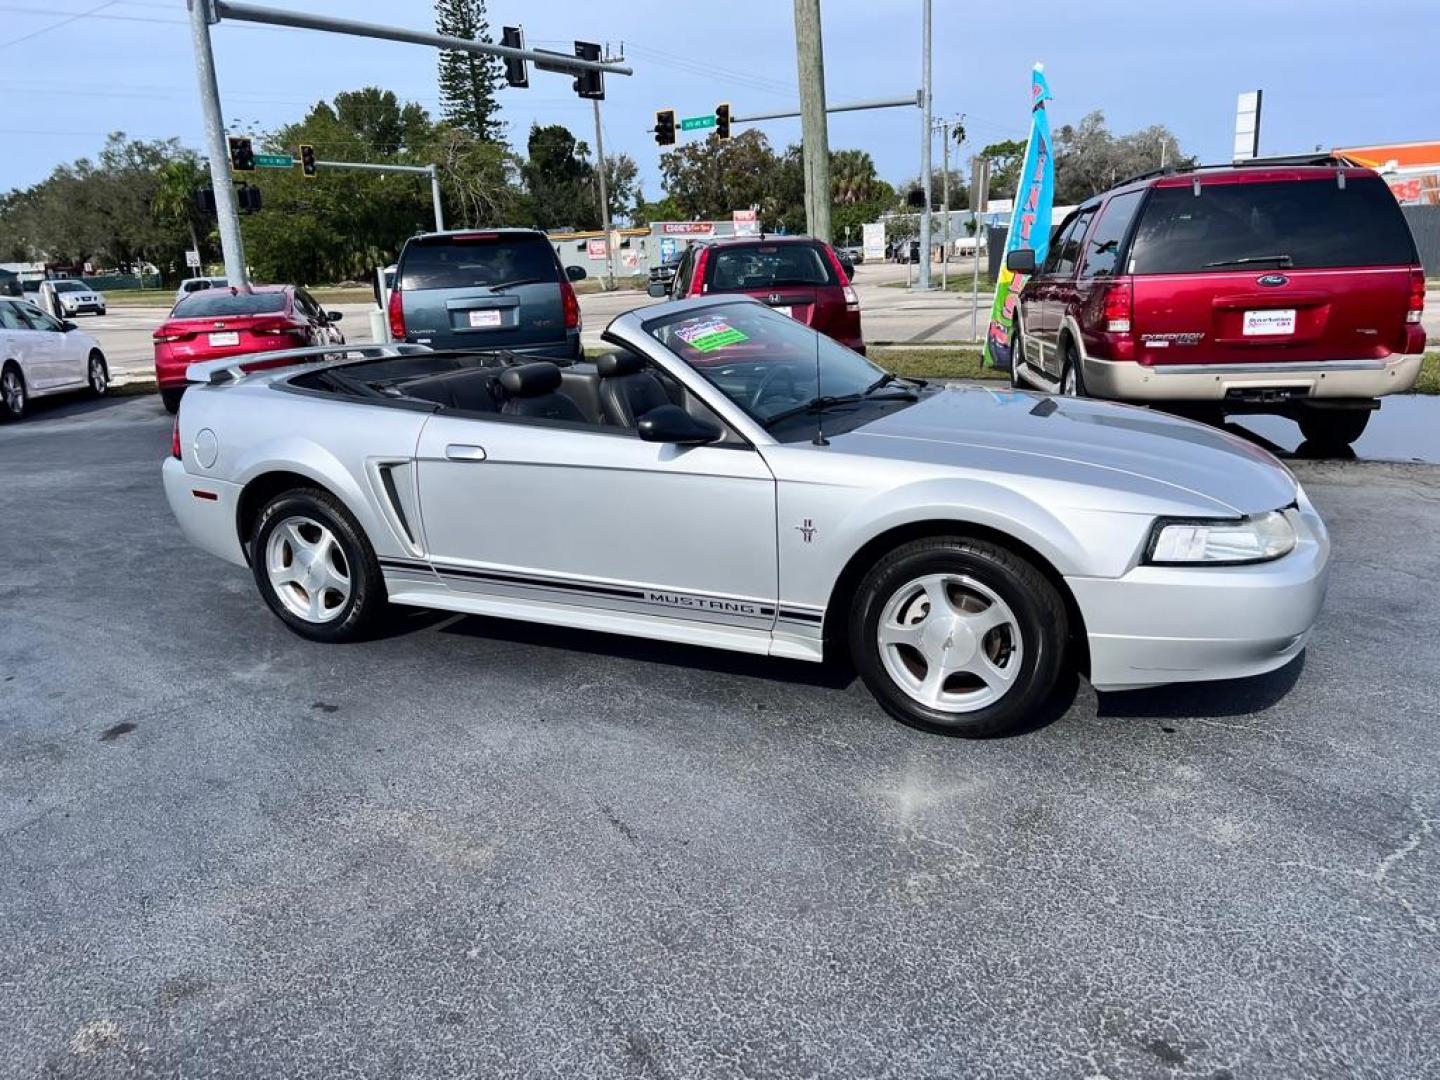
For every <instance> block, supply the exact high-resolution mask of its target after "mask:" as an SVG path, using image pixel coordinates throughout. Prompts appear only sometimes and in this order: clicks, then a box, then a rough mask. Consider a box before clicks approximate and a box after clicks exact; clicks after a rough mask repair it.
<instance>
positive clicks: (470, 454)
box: [445, 442, 485, 461]
mask: <svg viewBox="0 0 1440 1080" xmlns="http://www.w3.org/2000/svg"><path fill="white" fill-rule="evenodd" d="M445 456H446V457H447V458H449V459H450V460H451V461H484V460H485V448H484V447H483V446H472V445H471V444H469V443H453V442H452V443H450V444H448V445H447V446H446V447H445Z"/></svg>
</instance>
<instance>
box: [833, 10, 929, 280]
mask: <svg viewBox="0 0 1440 1080" xmlns="http://www.w3.org/2000/svg"><path fill="white" fill-rule="evenodd" d="M816 2H817V5H818V2H819V0H816ZM923 3H924V8H925V13H924V23H925V28H924V31H923V34H922V44H921V48H920V56H921V64H922V65H923V67H924V82H923V84H922V85H923V93H924V95H925V103H924V106H923V116H922V117H921V121H920V130H921V132H922V134H923V135H924V141H923V142H922V143H921V144H920V186H921V189H922V190H923V191H924V192H925V209H924V210H922V211H921V212H920V276H919V278H918V280H917V281H916V283H915V284H916V288H919V289H922V290H927V289H929V288H930V188H931V182H930V139H931V132H930V128H931V119H930V109H931V101H930V4H931V0H923ZM817 17H818V16H817Z"/></svg>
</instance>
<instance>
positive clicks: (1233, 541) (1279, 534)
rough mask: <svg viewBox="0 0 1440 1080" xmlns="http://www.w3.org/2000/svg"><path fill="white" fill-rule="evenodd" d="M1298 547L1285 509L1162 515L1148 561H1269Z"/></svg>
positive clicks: (1162, 563) (1182, 563)
mask: <svg viewBox="0 0 1440 1080" xmlns="http://www.w3.org/2000/svg"><path fill="white" fill-rule="evenodd" d="M1294 547H1295V527H1294V526H1293V525H1291V524H1290V519H1289V518H1287V517H1286V516H1285V513H1284V511H1281V510H1271V511H1269V512H1268V513H1264V514H1255V515H1253V516H1251V517H1247V518H1240V519H1239V520H1228V521H1226V520H1210V521H1180V520H1176V519H1175V518H1160V519H1159V520H1158V521H1156V522H1155V527H1154V529H1153V530H1151V533H1150V544H1149V546H1148V547H1147V548H1146V550H1145V561H1146V562H1148V563H1151V564H1152V565H1156V566H1193V565H1195V564H1197V563H1198V564H1203V565H1209V566H1217V565H1227V564H1228V565H1232V566H1233V565H1235V564H1237V563H1255V562H1268V561H1269V560H1271V559H1278V558H1280V556H1282V555H1286V554H1288V553H1289V552H1290V551H1292V550H1293V549H1294Z"/></svg>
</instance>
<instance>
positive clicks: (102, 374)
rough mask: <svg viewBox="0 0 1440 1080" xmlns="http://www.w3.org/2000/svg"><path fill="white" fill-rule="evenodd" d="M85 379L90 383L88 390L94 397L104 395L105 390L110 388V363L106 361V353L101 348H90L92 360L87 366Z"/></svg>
mask: <svg viewBox="0 0 1440 1080" xmlns="http://www.w3.org/2000/svg"><path fill="white" fill-rule="evenodd" d="M97 368H98V371H97ZM85 381H86V383H87V384H88V385H89V390H88V392H89V394H90V396H91V397H93V398H102V397H104V396H105V392H106V391H107V390H109V389H110V365H109V364H107V363H106V362H105V354H104V353H102V352H101V351H100V350H99V349H91V350H90V360H89V363H88V365H87V366H86V368H85Z"/></svg>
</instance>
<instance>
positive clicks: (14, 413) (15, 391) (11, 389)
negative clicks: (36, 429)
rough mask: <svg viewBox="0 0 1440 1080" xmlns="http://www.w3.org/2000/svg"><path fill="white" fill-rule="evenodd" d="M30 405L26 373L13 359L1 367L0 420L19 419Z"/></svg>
mask: <svg viewBox="0 0 1440 1080" xmlns="http://www.w3.org/2000/svg"><path fill="white" fill-rule="evenodd" d="M29 406H30V393H29V391H28V390H27V389H26V386H25V373H24V372H23V371H21V370H20V365H19V364H17V363H15V362H14V361H11V362H10V363H7V364H5V365H4V366H3V367H0V420H19V419H20V418H21V417H22V416H24V415H25V410H26V409H28V408H29Z"/></svg>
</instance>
